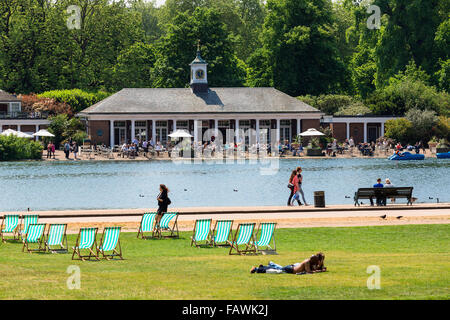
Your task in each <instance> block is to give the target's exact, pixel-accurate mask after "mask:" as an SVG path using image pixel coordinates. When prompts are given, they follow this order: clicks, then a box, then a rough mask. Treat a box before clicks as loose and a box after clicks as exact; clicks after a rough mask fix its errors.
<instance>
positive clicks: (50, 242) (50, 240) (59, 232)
mask: <svg viewBox="0 0 450 320" xmlns="http://www.w3.org/2000/svg"><path fill="white" fill-rule="evenodd" d="M66 230H67V224H51V225H50V227H49V228H48V232H47V237H46V239H47V240H46V241H45V246H46V248H47V250H48V251H49V252H50V251H51V252H67V236H66ZM54 246H57V247H58V248H51V247H54Z"/></svg>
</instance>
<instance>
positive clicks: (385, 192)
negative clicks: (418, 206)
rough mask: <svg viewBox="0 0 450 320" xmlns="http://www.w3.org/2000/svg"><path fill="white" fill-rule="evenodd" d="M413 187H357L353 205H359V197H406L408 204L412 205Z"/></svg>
mask: <svg viewBox="0 0 450 320" xmlns="http://www.w3.org/2000/svg"><path fill="white" fill-rule="evenodd" d="M412 191H413V187H398V188H397V187H392V188H359V189H358V191H356V192H355V197H354V200H355V207H356V205H358V206H359V205H360V203H359V200H360V199H371V198H372V199H373V198H389V199H400V198H403V199H407V200H408V203H407V205H408V204H410V205H412Z"/></svg>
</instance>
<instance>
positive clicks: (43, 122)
mask: <svg viewBox="0 0 450 320" xmlns="http://www.w3.org/2000/svg"><path fill="white" fill-rule="evenodd" d="M49 123H50V122H49V121H48V120H47V116H46V115H45V114H41V113H28V112H23V111H22V101H21V100H20V99H19V98H17V97H16V96H15V95H13V94H10V93H7V92H5V91H3V90H0V133H1V132H2V131H5V130H7V129H13V130H16V131H21V132H25V133H28V134H33V133H36V132H38V131H39V130H40V129H45V128H47V127H48V125H49Z"/></svg>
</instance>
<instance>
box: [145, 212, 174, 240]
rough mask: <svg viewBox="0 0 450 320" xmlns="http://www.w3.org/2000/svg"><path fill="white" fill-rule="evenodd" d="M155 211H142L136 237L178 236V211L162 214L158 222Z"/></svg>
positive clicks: (159, 237) (158, 237)
mask: <svg viewBox="0 0 450 320" xmlns="http://www.w3.org/2000/svg"><path fill="white" fill-rule="evenodd" d="M156 216H157V213H156V212H150V213H144V215H143V216H142V219H141V224H140V225H139V229H138V234H137V237H138V238H139V237H140V238H141V239H156V238H157V239H161V238H179V232H178V212H167V213H165V214H163V216H162V217H161V220H160V221H159V223H157V221H156Z"/></svg>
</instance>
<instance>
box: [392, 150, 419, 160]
mask: <svg viewBox="0 0 450 320" xmlns="http://www.w3.org/2000/svg"><path fill="white" fill-rule="evenodd" d="M388 159H389V160H424V159H425V155H423V154H413V153H411V152H403V153H398V154H393V155H392V156H390V157H389V158H388Z"/></svg>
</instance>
